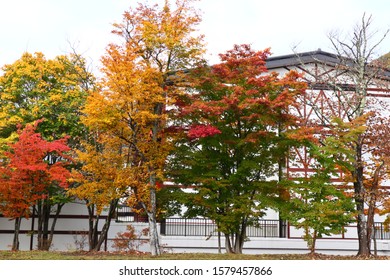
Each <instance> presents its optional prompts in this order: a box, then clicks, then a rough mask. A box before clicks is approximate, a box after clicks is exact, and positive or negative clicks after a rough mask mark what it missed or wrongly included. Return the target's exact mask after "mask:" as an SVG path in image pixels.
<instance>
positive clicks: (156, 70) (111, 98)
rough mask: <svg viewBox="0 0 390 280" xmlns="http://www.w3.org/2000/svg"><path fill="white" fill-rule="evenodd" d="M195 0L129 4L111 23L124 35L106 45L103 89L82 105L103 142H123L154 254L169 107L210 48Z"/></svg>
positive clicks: (135, 198) (129, 179)
mask: <svg viewBox="0 0 390 280" xmlns="http://www.w3.org/2000/svg"><path fill="white" fill-rule="evenodd" d="M191 3H192V1H191V0H178V1H176V2H175V5H174V8H172V7H171V4H170V2H169V1H165V3H164V5H163V6H162V7H159V6H158V5H154V6H148V5H144V4H139V5H138V7H137V8H135V9H130V10H129V11H127V12H125V13H124V15H123V21H122V23H118V24H115V30H114V31H113V32H114V33H115V34H118V35H119V36H120V37H121V38H122V39H123V40H124V42H123V43H122V44H111V45H109V46H108V48H107V53H106V55H105V56H104V57H103V58H102V62H103V65H104V66H103V69H102V71H103V73H104V79H103V82H102V89H103V90H102V91H99V92H95V93H93V94H91V95H90V96H89V98H88V103H87V105H86V107H85V110H84V112H85V114H86V117H85V118H84V123H85V124H86V125H87V126H88V127H89V128H90V129H91V130H92V131H94V132H98V134H99V137H98V138H97V141H98V142H99V143H100V145H101V146H102V149H103V150H104V149H105V148H106V147H108V146H110V147H112V145H111V144H110V143H112V141H113V142H117V143H119V146H118V147H119V148H118V153H119V154H121V155H122V160H123V164H122V165H121V166H122V168H123V169H124V170H125V172H126V174H127V185H128V186H129V188H131V190H132V192H131V196H130V198H129V202H130V203H132V202H134V204H139V203H140V204H141V205H142V206H143V208H144V210H145V212H146V213H147V216H148V219H149V225H150V240H151V253H152V254H154V255H156V254H160V247H159V242H158V232H157V227H156V205H157V203H156V192H157V189H158V182H161V181H163V180H164V175H163V169H164V165H165V162H166V157H167V154H168V151H169V149H170V141H169V139H168V134H167V132H166V131H165V128H166V126H167V124H168V122H169V120H168V117H167V113H166V108H169V106H170V104H172V102H173V101H174V99H175V97H176V96H177V95H179V94H180V93H181V91H182V89H181V88H179V87H178V83H179V82H180V81H181V79H180V76H181V74H180V73H181V72H182V71H183V70H185V69H188V68H193V67H194V66H195V65H197V63H198V62H199V61H200V60H202V55H203V52H204V51H203V45H202V36H196V35H193V34H194V31H196V29H195V27H196V26H197V25H198V24H199V22H200V17H199V16H198V15H197V13H196V11H195V10H194V9H193V8H192V7H191ZM113 187H114V188H115V187H116V186H113Z"/></svg>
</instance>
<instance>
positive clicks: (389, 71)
mask: <svg viewBox="0 0 390 280" xmlns="http://www.w3.org/2000/svg"><path fill="white" fill-rule="evenodd" d="M310 63H321V64H324V65H329V66H336V65H340V64H344V65H345V66H352V65H353V64H354V62H353V60H352V59H349V58H346V57H341V56H339V55H336V54H333V53H329V52H324V51H322V50H321V49H318V50H316V51H311V52H303V53H294V54H289V55H282V56H274V57H272V56H271V57H269V58H268V59H267V62H266V66H267V68H268V69H269V70H273V69H277V68H284V67H285V68H288V67H292V66H299V65H301V66H303V65H305V64H310ZM374 68H376V69H378V68H377V67H375V66H374ZM379 76H380V77H381V78H382V79H386V80H389V79H390V68H381V71H380V73H379Z"/></svg>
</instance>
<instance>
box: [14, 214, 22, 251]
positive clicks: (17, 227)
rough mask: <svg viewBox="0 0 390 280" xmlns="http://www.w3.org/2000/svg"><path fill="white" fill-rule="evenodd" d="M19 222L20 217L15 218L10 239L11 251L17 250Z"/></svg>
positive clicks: (20, 220)
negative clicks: (11, 238)
mask: <svg viewBox="0 0 390 280" xmlns="http://www.w3.org/2000/svg"><path fill="white" fill-rule="evenodd" d="M21 222H22V218H21V217H18V218H16V219H15V230H14V239H13V241H12V251H19V232H20V224H21Z"/></svg>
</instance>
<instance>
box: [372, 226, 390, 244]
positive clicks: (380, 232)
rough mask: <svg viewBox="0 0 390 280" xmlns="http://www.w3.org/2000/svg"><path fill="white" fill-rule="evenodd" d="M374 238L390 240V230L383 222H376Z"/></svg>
mask: <svg viewBox="0 0 390 280" xmlns="http://www.w3.org/2000/svg"><path fill="white" fill-rule="evenodd" d="M373 238H375V239H377V240H389V239H390V231H388V230H387V229H386V228H385V226H384V224H383V223H374V234H373Z"/></svg>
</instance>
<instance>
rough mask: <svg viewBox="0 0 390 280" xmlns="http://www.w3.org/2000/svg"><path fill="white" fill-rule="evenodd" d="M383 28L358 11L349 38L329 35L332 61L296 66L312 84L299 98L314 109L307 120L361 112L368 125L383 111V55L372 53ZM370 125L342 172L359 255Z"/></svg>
mask: <svg viewBox="0 0 390 280" xmlns="http://www.w3.org/2000/svg"><path fill="white" fill-rule="evenodd" d="M387 34H388V31H386V32H385V33H384V35H383V36H382V37H379V39H377V38H378V37H376V35H377V33H376V32H372V18H371V16H366V15H365V14H364V15H363V17H362V19H361V22H360V23H359V24H357V25H356V26H355V28H354V29H353V31H352V32H351V33H350V35H351V36H350V38H343V37H341V35H340V34H338V33H331V34H330V35H329V39H330V41H331V43H332V45H333V48H334V50H335V52H336V55H334V56H333V57H332V61H331V62H330V63H323V62H322V61H321V60H318V62H317V63H315V64H314V65H310V66H308V67H305V65H303V67H304V68H302V69H304V71H305V72H306V73H307V75H305V79H307V81H308V83H309V85H310V87H311V88H313V91H309V92H308V94H307V95H306V97H305V101H304V102H305V103H306V104H307V105H308V108H307V110H308V111H310V112H311V111H312V112H314V113H315V114H313V115H316V117H313V116H311V118H310V119H308V122H310V123H311V124H312V125H316V126H318V127H321V126H322V127H326V126H328V125H329V124H330V123H331V121H332V120H333V119H334V117H339V118H341V119H343V120H344V121H345V122H346V123H353V122H354V121H356V120H359V119H360V118H362V117H363V116H366V117H367V118H366V121H367V125H366V126H367V127H369V125H368V124H369V123H370V122H371V118H373V116H375V115H377V114H382V113H383V112H386V108H387V107H386V105H384V104H385V103H386V102H387V101H385V100H383V99H382V98H380V97H378V96H381V94H378V90H379V91H380V90H381V89H382V90H384V91H387V89H388V81H389V78H388V76H387V74H386V71H385V68H384V67H383V64H382V63H383V62H384V60H381V59H379V60H378V59H376V54H375V52H376V51H377V49H378V46H379V45H380V43H381V42H382V41H383V40H384V39H385V38H386V36H387ZM375 40H376V41H375ZM303 64H304V63H303ZM382 117H385V116H384V115H382ZM370 131H371V130H367V131H364V132H362V133H361V134H360V135H359V136H358V137H357V139H356V141H352V142H351V143H350V145H349V149H350V150H352V151H354V160H353V166H354V167H353V169H352V170H351V171H349V172H348V173H349V175H350V176H349V177H350V180H351V181H350V182H351V184H352V185H353V189H354V201H355V207H356V211H357V214H356V215H357V216H356V222H357V231H358V239H359V250H358V255H361V256H367V255H369V254H371V251H370V244H371V231H370V230H369V229H368V222H367V221H368V220H369V219H371V218H370V217H368V216H367V215H366V214H367V211H366V203H367V201H366V199H369V198H368V196H366V194H367V185H365V182H368V181H369V177H370V176H373V175H375V172H373V170H372V169H371V167H370V166H371V160H372V154H371V152H370V149H368V145H367V143H365V141H366V140H365V139H368V138H367V136H368V133H369V132H370ZM371 132H372V131H371ZM371 179H373V178H372V177H371ZM372 213H373V212H371V214H372ZM371 214H370V215H371Z"/></svg>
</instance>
